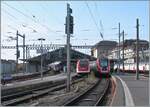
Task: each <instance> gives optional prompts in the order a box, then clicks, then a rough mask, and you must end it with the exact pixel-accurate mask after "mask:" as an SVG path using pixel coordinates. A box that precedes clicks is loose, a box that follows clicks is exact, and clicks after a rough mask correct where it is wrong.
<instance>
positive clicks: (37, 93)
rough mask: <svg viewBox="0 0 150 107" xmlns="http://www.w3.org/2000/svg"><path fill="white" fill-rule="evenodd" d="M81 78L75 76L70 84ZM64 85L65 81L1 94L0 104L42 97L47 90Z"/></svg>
mask: <svg viewBox="0 0 150 107" xmlns="http://www.w3.org/2000/svg"><path fill="white" fill-rule="evenodd" d="M82 80H83V78H80V79H77V78H75V80H74V81H73V82H72V84H75V83H77V82H80V81H82ZM65 87H66V84H65V83H59V84H54V85H53V86H45V87H41V88H38V89H33V90H27V91H24V92H19V93H16V94H12V95H6V96H2V97H1V104H2V105H3V106H15V105H18V104H20V103H23V102H26V101H30V100H33V99H36V98H39V97H42V96H44V95H46V94H48V93H49V92H53V91H57V90H60V89H63V88H65Z"/></svg>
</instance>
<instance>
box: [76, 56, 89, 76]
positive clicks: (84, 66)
mask: <svg viewBox="0 0 150 107" xmlns="http://www.w3.org/2000/svg"><path fill="white" fill-rule="evenodd" d="M76 72H77V73H78V74H83V73H84V74H85V73H90V65H89V60H88V59H80V60H78V61H77V66H76Z"/></svg>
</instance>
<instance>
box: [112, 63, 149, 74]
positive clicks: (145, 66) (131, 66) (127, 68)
mask: <svg viewBox="0 0 150 107" xmlns="http://www.w3.org/2000/svg"><path fill="white" fill-rule="evenodd" d="M114 69H115V70H116V69H117V64H116V65H114ZM120 70H121V71H123V65H122V64H121V65H120ZM149 70H150V66H149V63H148V62H147V63H139V71H140V73H148V72H149ZM124 72H130V73H135V72H136V63H126V64H124Z"/></svg>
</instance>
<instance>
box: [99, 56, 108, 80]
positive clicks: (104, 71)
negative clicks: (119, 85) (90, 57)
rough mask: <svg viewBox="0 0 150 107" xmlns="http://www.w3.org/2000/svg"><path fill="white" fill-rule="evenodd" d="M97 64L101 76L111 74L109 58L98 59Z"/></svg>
mask: <svg viewBox="0 0 150 107" xmlns="http://www.w3.org/2000/svg"><path fill="white" fill-rule="evenodd" d="M96 65H97V71H98V72H97V73H98V75H99V77H109V76H110V61H109V60H108V59H107V58H102V59H97V61H96Z"/></svg>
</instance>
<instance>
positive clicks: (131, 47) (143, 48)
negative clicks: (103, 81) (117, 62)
mask: <svg viewBox="0 0 150 107" xmlns="http://www.w3.org/2000/svg"><path fill="white" fill-rule="evenodd" d="M122 48H123V43H122V42H121V43H120V58H121V59H122V57H123V54H122ZM148 48H149V42H148V41H146V40H139V48H138V49H139V57H140V61H141V62H143V61H147V60H148V59H149V58H148ZM118 56H119V52H118V46H117V47H115V48H114V49H113V50H112V52H111V53H110V54H109V58H110V59H118V58H119V57H118ZM124 58H125V61H124V63H135V62H136V39H128V40H125V41H124Z"/></svg>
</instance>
